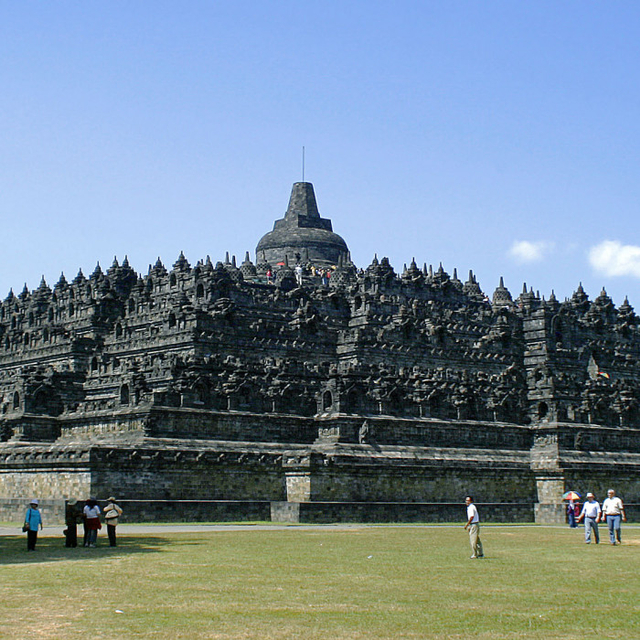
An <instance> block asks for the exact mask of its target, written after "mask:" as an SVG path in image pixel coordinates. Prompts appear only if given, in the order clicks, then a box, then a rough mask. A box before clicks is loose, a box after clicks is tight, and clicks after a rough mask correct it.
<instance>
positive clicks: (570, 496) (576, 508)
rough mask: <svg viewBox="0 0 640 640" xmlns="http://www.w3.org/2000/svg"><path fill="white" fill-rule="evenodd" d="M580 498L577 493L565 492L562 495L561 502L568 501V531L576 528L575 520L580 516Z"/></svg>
mask: <svg viewBox="0 0 640 640" xmlns="http://www.w3.org/2000/svg"><path fill="white" fill-rule="evenodd" d="M580 497H581V496H580V494H579V493H578V492H577V491H567V492H566V493H564V494H563V495H562V499H563V500H568V501H569V503H568V504H567V519H568V521H569V528H570V529H577V528H578V523H577V522H576V518H577V517H578V516H579V515H580V503H579V502H578V500H579V499H580Z"/></svg>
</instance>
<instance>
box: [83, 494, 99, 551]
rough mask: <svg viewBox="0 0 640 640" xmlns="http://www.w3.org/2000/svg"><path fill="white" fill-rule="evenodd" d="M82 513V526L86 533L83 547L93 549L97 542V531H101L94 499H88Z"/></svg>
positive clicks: (96, 502)
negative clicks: (83, 525)
mask: <svg viewBox="0 0 640 640" xmlns="http://www.w3.org/2000/svg"><path fill="white" fill-rule="evenodd" d="M82 513H83V514H84V524H85V527H86V532H87V535H86V538H85V542H84V546H85V547H95V546H96V542H97V540H98V529H102V525H101V524H100V507H99V506H98V501H97V500H96V499H95V498H89V499H88V500H87V504H85V506H84V509H83V510H82Z"/></svg>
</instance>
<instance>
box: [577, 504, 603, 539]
mask: <svg viewBox="0 0 640 640" xmlns="http://www.w3.org/2000/svg"><path fill="white" fill-rule="evenodd" d="M601 516H602V509H601V508H600V503H599V502H596V498H595V496H594V495H593V493H587V501H586V502H585V503H584V506H583V507H582V512H581V513H580V515H579V516H578V522H581V521H582V520H583V519H584V541H585V542H586V543H587V544H591V531H592V530H593V537H594V538H595V540H596V544H598V543H599V542H600V533H599V532H598V522H600V518H601Z"/></svg>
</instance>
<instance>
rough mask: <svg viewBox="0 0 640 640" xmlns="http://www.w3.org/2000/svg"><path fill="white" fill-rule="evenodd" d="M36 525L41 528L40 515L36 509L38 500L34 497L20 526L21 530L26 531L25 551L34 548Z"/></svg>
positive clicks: (36, 538) (36, 533)
mask: <svg viewBox="0 0 640 640" xmlns="http://www.w3.org/2000/svg"><path fill="white" fill-rule="evenodd" d="M38 527H40V529H42V515H41V514H40V510H39V509H38V501H37V500H36V499H35V498H34V499H33V500H32V501H31V504H30V505H29V508H28V509H27V513H26V514H25V516H24V526H23V527H22V530H23V531H26V532H27V551H35V550H36V542H37V541H38Z"/></svg>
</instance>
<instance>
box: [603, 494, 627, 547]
mask: <svg viewBox="0 0 640 640" xmlns="http://www.w3.org/2000/svg"><path fill="white" fill-rule="evenodd" d="M607 496H608V497H607V498H606V499H605V501H604V502H603V503H602V515H603V517H604V519H605V522H606V523H607V526H608V527H609V540H611V544H614V545H615V544H620V543H621V542H622V539H621V537H620V520H622V521H623V522H626V521H627V516H626V515H625V512H624V505H623V504H622V500H620V498H618V497H617V496H616V492H615V491H614V490H613V489H609V491H607Z"/></svg>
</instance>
